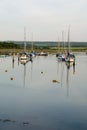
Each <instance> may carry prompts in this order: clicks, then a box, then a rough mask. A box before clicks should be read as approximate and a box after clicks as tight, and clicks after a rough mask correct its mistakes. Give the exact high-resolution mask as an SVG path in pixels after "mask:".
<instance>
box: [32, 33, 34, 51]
mask: <svg viewBox="0 0 87 130" xmlns="http://www.w3.org/2000/svg"><path fill="white" fill-rule="evenodd" d="M33 44H34V43H33V33H32V52H33Z"/></svg>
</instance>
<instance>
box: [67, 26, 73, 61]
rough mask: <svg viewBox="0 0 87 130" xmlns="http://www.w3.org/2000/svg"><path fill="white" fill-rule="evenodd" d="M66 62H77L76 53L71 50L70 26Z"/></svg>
mask: <svg viewBox="0 0 87 130" xmlns="http://www.w3.org/2000/svg"><path fill="white" fill-rule="evenodd" d="M65 61H66V62H75V55H74V54H72V53H71V52H70V26H69V29H68V51H67V56H66V58H65Z"/></svg>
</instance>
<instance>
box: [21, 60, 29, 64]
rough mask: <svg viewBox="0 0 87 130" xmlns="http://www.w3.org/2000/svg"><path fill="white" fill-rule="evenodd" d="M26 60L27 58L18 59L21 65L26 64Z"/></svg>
mask: <svg viewBox="0 0 87 130" xmlns="http://www.w3.org/2000/svg"><path fill="white" fill-rule="evenodd" d="M27 62H28V60H26V59H25V60H24V59H23V60H20V63H21V64H23V65H26V63H27Z"/></svg>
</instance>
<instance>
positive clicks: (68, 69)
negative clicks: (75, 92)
mask: <svg viewBox="0 0 87 130" xmlns="http://www.w3.org/2000/svg"><path fill="white" fill-rule="evenodd" d="M66 66H67V73H66V74H67V76H66V87H67V97H68V96H69V85H70V84H69V83H70V82H69V81H70V79H69V78H70V77H69V75H70V69H71V67H72V66H73V74H75V62H68V63H67V64H66Z"/></svg>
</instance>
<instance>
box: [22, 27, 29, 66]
mask: <svg viewBox="0 0 87 130" xmlns="http://www.w3.org/2000/svg"><path fill="white" fill-rule="evenodd" d="M29 58H30V56H29V54H28V53H27V52H26V29H25V28H24V52H22V53H20V54H19V60H20V63H21V64H26V63H27V62H28V61H29Z"/></svg>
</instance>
